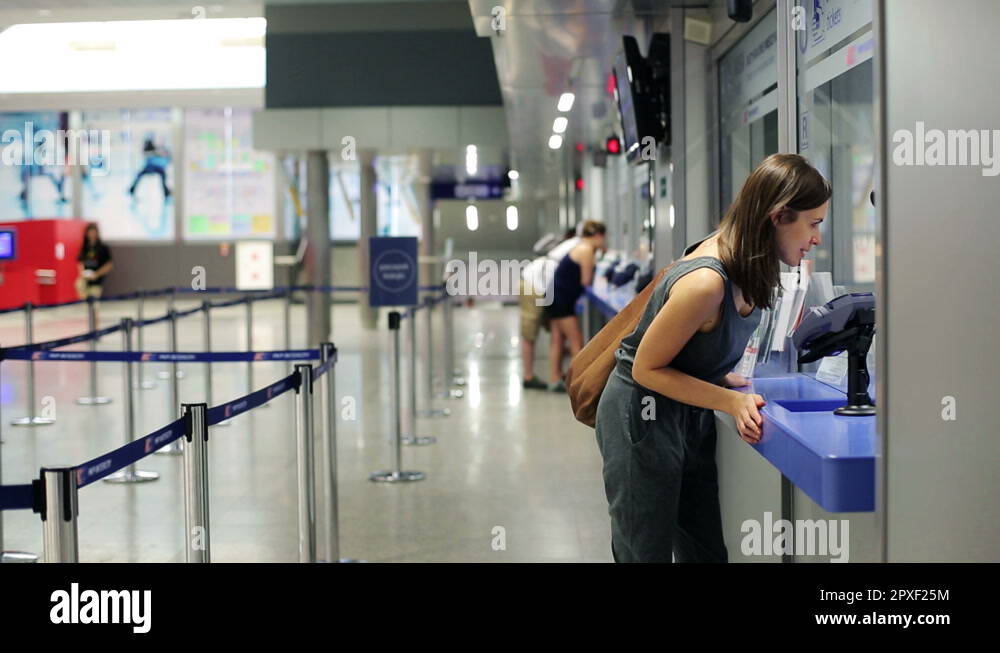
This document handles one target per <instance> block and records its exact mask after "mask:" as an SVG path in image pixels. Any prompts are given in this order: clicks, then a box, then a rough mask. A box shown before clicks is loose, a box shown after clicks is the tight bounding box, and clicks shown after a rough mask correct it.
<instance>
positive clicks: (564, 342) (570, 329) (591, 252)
mask: <svg viewBox="0 0 1000 653" xmlns="http://www.w3.org/2000/svg"><path fill="white" fill-rule="evenodd" d="M606 231H607V229H606V227H605V226H604V223H602V222H598V221H597V220H587V221H586V222H584V223H583V226H582V227H581V229H580V244H578V245H577V246H576V247H574V248H573V249H572V250H570V252H569V253H568V254H566V256H564V257H563V258H562V260H560V261H559V264H558V265H557V266H556V269H555V272H553V273H552V286H553V287H552V303H551V304H550V305H548V306H546V307H545V317H546V318H548V320H549V326H550V329H551V331H552V343H551V345H550V346H549V367H550V372H551V383H550V384H549V389H550V390H553V391H555V392H566V386H565V384H564V383H563V380H562V378H563V371H562V359H563V353H564V352H565V350H566V349H567V348H568V349H569V353H570V356H576V355H577V354H578V353H580V350H581V349H583V329H582V328H581V327H580V318H579V317H577V315H576V301H577V300H578V299H580V295H582V294H583V289H584V287H586V286H589V285H590V284H591V283H593V280H594V267H595V266H596V265H597V258H598V252H599V251H602V250H604V249H605V248H606V247H607V238H606V236H605V232H606Z"/></svg>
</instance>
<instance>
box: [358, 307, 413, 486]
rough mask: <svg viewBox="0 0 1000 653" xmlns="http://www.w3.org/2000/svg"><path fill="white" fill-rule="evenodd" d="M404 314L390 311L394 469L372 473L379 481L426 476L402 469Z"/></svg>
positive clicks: (375, 479)
mask: <svg viewBox="0 0 1000 653" xmlns="http://www.w3.org/2000/svg"><path fill="white" fill-rule="evenodd" d="M401 319H402V316H401V315H400V314H399V312H398V311H391V312H390V313H389V334H390V338H389V357H390V359H389V360H390V362H389V365H390V367H391V368H392V432H393V469H390V470H386V471H381V472H375V473H373V474H372V475H370V476H369V477H368V478H369V480H372V481H376V482H378V483H403V482H408V481H420V480H423V479H424V478H425V475H424V473H423V472H412V471H403V470H402V456H403V454H402V449H403V447H402V435H401V433H400V431H401V427H402V424H401V423H400V422H401V411H400V406H399V404H400V401H401V400H402V390H401V388H400V378H399V377H400V368H399V322H400V320H401Z"/></svg>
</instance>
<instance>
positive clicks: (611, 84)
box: [605, 71, 618, 95]
mask: <svg viewBox="0 0 1000 653" xmlns="http://www.w3.org/2000/svg"><path fill="white" fill-rule="evenodd" d="M617 86H618V82H617V80H616V79H615V73H614V71H612V72H611V73H610V74H609V75H608V85H607V86H606V87H605V88H607V89H608V95H614V94H615V87H617Z"/></svg>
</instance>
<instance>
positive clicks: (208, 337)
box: [201, 301, 232, 426]
mask: <svg viewBox="0 0 1000 653" xmlns="http://www.w3.org/2000/svg"><path fill="white" fill-rule="evenodd" d="M211 310H212V303H211V302H209V301H204V302H202V303H201V312H202V313H204V314H205V321H204V323H203V325H204V327H205V352H206V353H212V313H211ZM205 402H206V403H207V404H208V406H209V407H210V408H211V406H212V363H211V362H208V363H205ZM230 424H232V421H231V420H228V419H226V420H222V421H221V422H219V423H218V424H215V426H229V425H230Z"/></svg>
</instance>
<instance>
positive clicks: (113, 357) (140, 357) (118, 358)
mask: <svg viewBox="0 0 1000 653" xmlns="http://www.w3.org/2000/svg"><path fill="white" fill-rule="evenodd" d="M317 358H319V350H318V349H293V350H282V351H213V352H203V351H178V352H170V351H130V352H125V351H10V352H7V353H6V356H5V359H6V360H22V361H26V360H34V361H102V362H118V363H123V362H129V361H131V362H133V363H154V362H168V363H169V362H177V363H239V362H246V361H251V362H254V361H297V360H315V359H317Z"/></svg>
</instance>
